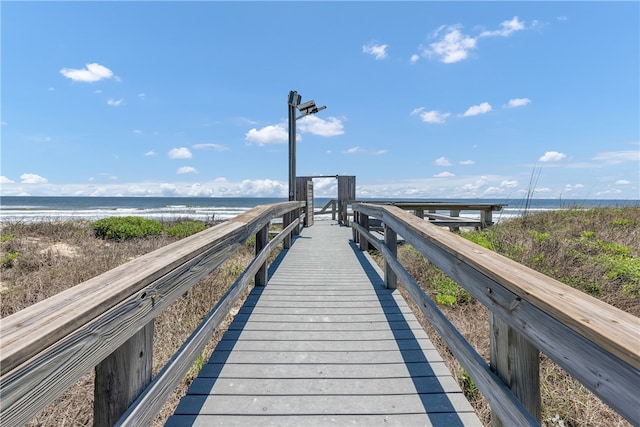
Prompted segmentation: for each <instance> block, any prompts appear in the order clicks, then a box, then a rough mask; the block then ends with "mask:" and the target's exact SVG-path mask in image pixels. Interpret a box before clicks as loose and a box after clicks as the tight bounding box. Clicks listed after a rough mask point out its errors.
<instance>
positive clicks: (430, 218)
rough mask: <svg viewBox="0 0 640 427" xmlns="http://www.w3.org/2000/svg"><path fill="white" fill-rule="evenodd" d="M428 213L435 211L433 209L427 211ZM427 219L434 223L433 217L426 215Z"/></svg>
mask: <svg viewBox="0 0 640 427" xmlns="http://www.w3.org/2000/svg"><path fill="white" fill-rule="evenodd" d="M428 212H429V213H436V211H435V210H434V209H429V211H428ZM427 218H428V219H429V221H435V220H436V218H435V217H433V216H429V215H427Z"/></svg>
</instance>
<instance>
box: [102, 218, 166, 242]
mask: <svg viewBox="0 0 640 427" xmlns="http://www.w3.org/2000/svg"><path fill="white" fill-rule="evenodd" d="M93 229H94V230H95V233H96V236H97V237H100V238H102V239H107V240H129V239H135V238H141V237H149V236H155V235H158V234H160V233H162V231H163V229H164V227H163V226H162V223H161V222H160V221H156V220H153V219H148V218H142V217H139V216H123V217H115V216H114V217H109V218H103V219H99V220H97V221H95V222H94V223H93Z"/></svg>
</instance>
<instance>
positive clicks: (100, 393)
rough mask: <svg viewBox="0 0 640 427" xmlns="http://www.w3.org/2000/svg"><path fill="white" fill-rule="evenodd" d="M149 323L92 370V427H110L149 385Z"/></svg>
mask: <svg viewBox="0 0 640 427" xmlns="http://www.w3.org/2000/svg"><path fill="white" fill-rule="evenodd" d="M152 363H153V320H152V321H151V322H149V323H147V324H146V325H145V326H144V327H142V329H140V330H139V331H138V332H136V333H135V335H133V336H132V337H131V338H129V339H128V340H127V341H126V342H125V343H124V344H122V345H121V346H120V347H118V349H116V351H114V352H113V353H111V354H110V355H109V356H108V357H107V358H106V359H104V360H103V361H102V362H100V363H99V364H98V365H97V366H96V368H95V372H96V378H95V383H94V399H93V425H94V427H111V426H113V425H114V424H115V422H116V421H117V420H118V419H119V418H120V416H121V415H122V414H124V413H125V411H126V410H127V408H129V405H130V404H131V403H133V401H134V400H135V399H136V398H137V397H138V395H139V394H140V393H141V392H142V391H143V390H144V388H145V387H146V386H147V385H148V384H149V383H150V382H151V374H152Z"/></svg>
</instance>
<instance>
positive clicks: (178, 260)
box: [0, 202, 299, 425]
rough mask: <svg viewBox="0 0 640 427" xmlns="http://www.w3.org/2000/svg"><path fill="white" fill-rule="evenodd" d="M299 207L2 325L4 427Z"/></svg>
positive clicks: (101, 280)
mask: <svg viewBox="0 0 640 427" xmlns="http://www.w3.org/2000/svg"><path fill="white" fill-rule="evenodd" d="M297 206H299V203H297V202H289V203H282V204H277V205H269V206H262V207H258V208H256V209H254V210H252V211H249V212H247V213H246V214H243V215H240V216H238V217H236V218H234V219H233V220H230V221H227V222H225V223H223V224H220V225H218V226H216V227H213V228H211V229H208V230H205V231H204V232H202V233H199V234H197V235H194V236H191V237H189V238H186V239H183V240H181V241H180V242H177V243H175V244H172V245H169V246H166V247H164V248H161V249H159V250H157V251H155V252H153V253H150V254H148V255H145V256H143V257H140V258H138V259H136V260H133V261H131V262H129V263H127V264H124V265H123V266H121V267H118V268H116V269H114V270H111V271H109V272H107V273H105V274H103V275H100V276H98V277H96V278H94V279H91V280H89V281H87V282H84V283H82V284H79V285H77V286H75V287H73V288H71V289H69V290H68V291H65V292H62V293H61V294H58V295H56V296H54V297H52V298H50V299H48V300H46V301H43V302H41V303H38V304H35V305H33V306H31V307H29V308H27V309H25V310H22V311H20V312H18V313H16V314H15V315H12V316H8V317H6V318H3V319H0V335H2V341H1V342H0V366H1V368H2V377H1V378H0V388H1V390H2V399H1V400H0V424H2V425H20V424H23V423H25V422H26V421H28V420H29V419H30V418H31V417H32V416H34V415H35V414H36V413H37V412H38V411H39V410H40V409H42V408H43V407H44V406H46V405H47V404H48V403H50V402H51V401H52V400H53V399H55V398H56V397H57V396H59V395H60V394H61V393H63V392H64V391H65V390H66V389H67V388H68V387H70V386H71V385H72V384H74V383H75V382H76V381H77V379H78V378H80V377H81V376H82V375H84V374H85V373H86V372H88V371H89V370H90V369H92V368H93V367H94V366H96V365H97V364H98V363H99V362H100V361H102V360H103V359H104V358H105V357H107V356H108V355H109V354H111V353H113V351H114V350H115V349H117V348H118V347H119V346H120V345H122V344H123V343H124V342H125V341H127V340H128V339H129V338H130V337H131V336H132V335H133V334H134V333H135V331H137V330H138V329H139V328H141V327H142V326H144V325H145V324H147V323H149V322H150V321H151V320H152V319H153V318H154V317H155V316H156V315H157V314H158V313H159V312H161V311H162V310H164V308H166V307H167V306H168V305H169V304H170V303H171V302H172V301H174V300H175V299H176V298H178V297H179V296H180V295H182V294H183V293H184V292H185V291H186V290H188V289H189V288H190V287H191V286H193V285H195V284H196V283H197V282H198V281H199V280H200V279H201V278H203V277H205V276H206V275H208V274H209V273H210V272H211V271H213V270H214V269H215V268H217V267H218V266H219V265H220V264H221V263H222V262H223V261H224V260H225V259H226V258H227V257H228V256H229V255H230V254H231V253H232V252H233V250H234V249H236V248H237V247H238V246H239V245H240V244H241V243H242V242H243V241H244V240H246V239H247V238H248V237H249V236H250V235H252V234H254V233H255V232H257V231H258V230H259V229H260V228H261V227H264V226H265V225H266V224H267V223H268V222H269V221H270V220H271V219H272V218H273V217H277V216H281V215H283V214H284V213H285V212H287V211H288V210H291V209H293V208H295V207H297ZM94 316H95V317H94ZM26 359H29V362H28V363H23V364H22V365H20V364H21V363H22V362H23V361H25V360H26Z"/></svg>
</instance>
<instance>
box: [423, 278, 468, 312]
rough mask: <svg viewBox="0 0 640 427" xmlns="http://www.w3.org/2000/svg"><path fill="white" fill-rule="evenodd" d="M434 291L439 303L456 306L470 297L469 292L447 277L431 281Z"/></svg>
mask: <svg viewBox="0 0 640 427" xmlns="http://www.w3.org/2000/svg"><path fill="white" fill-rule="evenodd" d="M431 286H433V287H434V288H435V291H436V301H437V302H438V304H440V305H448V306H451V307H453V306H456V305H458V304H462V303H465V302H468V301H469V300H470V299H471V295H470V294H469V292H467V291H466V290H464V289H463V288H461V287H460V286H459V285H458V284H457V283H456V282H455V281H453V280H452V279H450V278H449V277H441V278H436V279H433V280H432V281H431Z"/></svg>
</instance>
